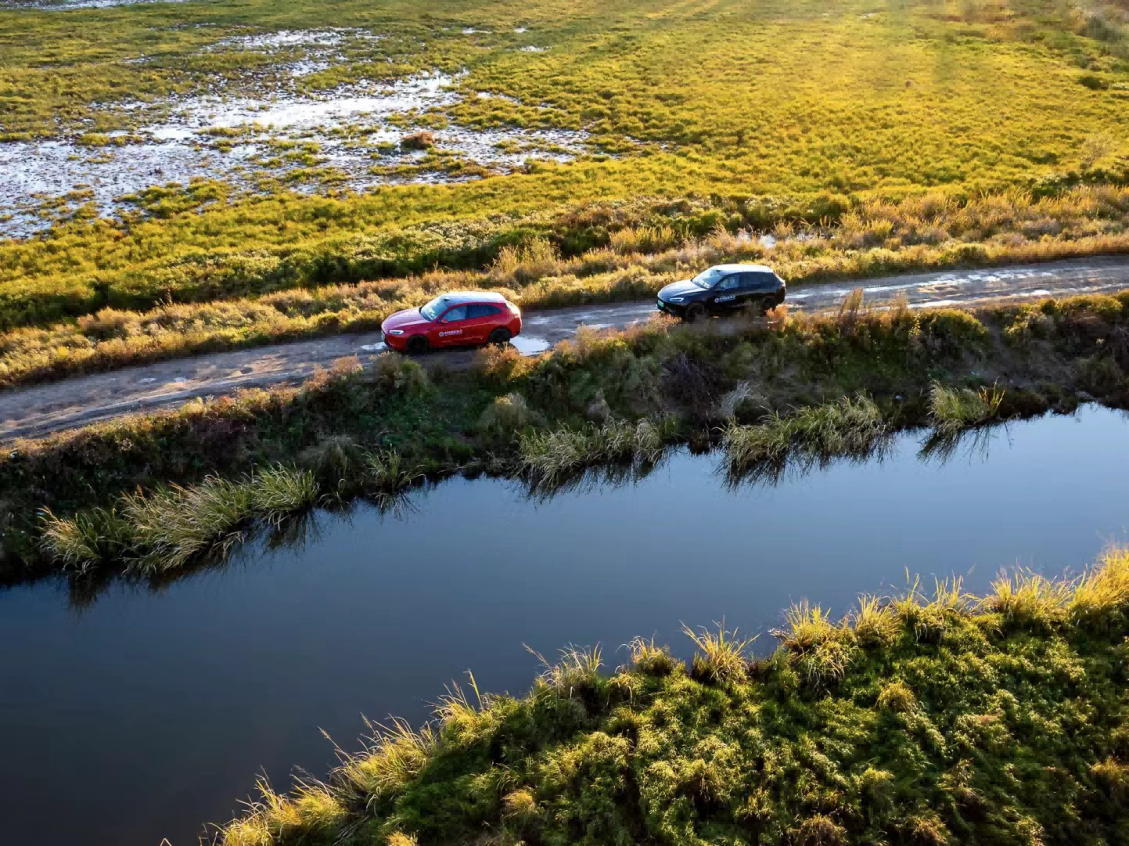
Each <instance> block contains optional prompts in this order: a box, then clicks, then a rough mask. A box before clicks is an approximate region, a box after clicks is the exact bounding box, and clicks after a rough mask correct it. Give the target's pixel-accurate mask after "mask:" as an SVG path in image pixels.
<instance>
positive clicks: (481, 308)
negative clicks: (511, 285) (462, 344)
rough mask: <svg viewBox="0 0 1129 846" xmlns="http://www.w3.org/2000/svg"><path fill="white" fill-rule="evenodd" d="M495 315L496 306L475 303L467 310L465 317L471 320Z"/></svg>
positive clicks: (496, 311)
mask: <svg viewBox="0 0 1129 846" xmlns="http://www.w3.org/2000/svg"><path fill="white" fill-rule="evenodd" d="M497 313H498V307H497V306H492V305H486V304H485V303H476V304H474V305H472V306H470V307H469V308H468V309H467V317H468V318H469V319H471V320H473V319H474V318H476V317H489V316H490V315H492V314H497Z"/></svg>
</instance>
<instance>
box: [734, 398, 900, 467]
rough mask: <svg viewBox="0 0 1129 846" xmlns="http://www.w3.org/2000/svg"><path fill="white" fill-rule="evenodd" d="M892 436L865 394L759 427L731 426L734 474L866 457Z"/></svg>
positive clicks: (773, 417)
mask: <svg viewBox="0 0 1129 846" xmlns="http://www.w3.org/2000/svg"><path fill="white" fill-rule="evenodd" d="M890 432H891V427H890V425H889V423H888V422H887V421H886V419H885V417H884V416H883V414H882V411H881V409H880V408H879V407H878V405H877V404H876V403H875V402H874V401H873V400H872V399H871V398H870V397H868V396H866V395H864V394H859V395H857V396H855V397H844V398H843V399H841V400H840V401H838V402H835V403H828V404H825V405H816V406H807V407H804V408H800V409H796V410H795V411H793V412H792V413H790V414H787V415H781V414H780V413H778V412H773V413H772V414H770V415H769V417H768V418H767V420H766V421H765V422H763V423H760V424H758V425H755V426H740V425H737V424H730V425H729V426H728V427H727V428H726V430H725V434H724V442H725V449H726V455H727V457H728V460H729V468H730V472H731V474H733V475H735V476H740V475H741V474H743V473H748V472H749V471H752V470H755V469H756V468H757V467H760V466H765V465H767V466H769V467H782V466H783V465H784V463H785V462H786V461H788V460H790V459H791V460H794V461H797V462H799V463H801V464H805V465H806V464H811V463H818V462H820V461H826V460H828V459H830V458H834V457H840V456H843V457H865V456H868V455H870V454H871V453H872V452H873V451H874V449H876V448H877V447H878V446H879V445H880V444H881V443H882V441H883V440H884V439H885V438H886V437H887V436H888V435H889V434H890Z"/></svg>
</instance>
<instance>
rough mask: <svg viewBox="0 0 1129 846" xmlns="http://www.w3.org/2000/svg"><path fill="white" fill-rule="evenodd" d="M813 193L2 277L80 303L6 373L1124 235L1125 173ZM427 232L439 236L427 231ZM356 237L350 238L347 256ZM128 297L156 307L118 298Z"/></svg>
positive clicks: (48, 307) (898, 266)
mask: <svg viewBox="0 0 1129 846" xmlns="http://www.w3.org/2000/svg"><path fill="white" fill-rule="evenodd" d="M818 210H819V211H828V212H829V214H833V217H832V216H829V215H828V214H824V215H822V216H819V217H815V216H814V213H811V212H810V210H809V211H808V212H804V213H806V214H807V216H808V217H810V218H812V219H810V220H805V219H804V218H803V217H799V218H791V217H788V215H789V214H793V213H795V214H800V213H801V212H802V211H803V210H800V209H785V210H783V211H781V212H779V215H780V216H779V217H777V218H776V219H773V216H771V215H769V216H767V218H766V219H763V220H762V219H760V218H761V216H762V214H764V211H763V210H756V209H754V208H752V207H750V206H748V205H742V204H740V203H736V204H734V203H725V204H722V205H721V206H719V207H715V206H713V205H711V204H708V203H705V204H693V203H686V204H674V205H673V206H672V205H667V204H661V203H646V202H642V201H639V202H635V203H631V204H625V205H607V204H596V205H592V206H588V207H584V208H576V209H572V210H570V211H569V212H561V213H559V214H557V215H550V216H544V215H542V216H531V217H529V218H526V219H524V220H522V221H519V222H510V223H508V224H506V226H505V227H498V226H483V227H481V228H480V229H479V230H478V231H477V232H474V231H469V232H468V231H462V232H460V233H459V234H458V236H457V237H459V238H462V239H464V240H463V242H462V243H461V244H460V243H459V242H458V241H452V242H451V243H450V244H449V245H447V246H443V242H442V238H443V237H454V236H452V234H451V233H450V232H449V231H448V232H447V233H442V232H438V231H430V230H428V231H424V230H421V231H418V232H415V233H414V234H412V235H411V236H410V237H409V233H401V235H400V236H388V238H389V239H391V238H393V237H403V238H405V239H407V241H408V242H409V243H413V239H414V243H416V244H417V247H418V248H419V249H426V251H425V252H424V253H423V254H422V255H421V256H419V257H418V262H416V263H418V264H422V263H423V261H424V260H425V259H433V260H434V261H435V262H436V263H440V262H445V263H447V264H455V265H458V264H460V263H466V264H467V265H468V266H470V267H474V266H475V265H481V266H482V267H481V269H465V270H451V269H447V270H430V271H428V272H426V273H422V274H417V275H408V276H404V277H390V278H385V279H374V280H373V281H360V282H356V283H353V284H340V283H338V284H332V285H324V284H321V283H320V281H319V280H325V279H330V278H337V279H364V278H366V277H369V276H375V275H376V274H378V273H380V272H391V271H394V270H395V268H394V267H385V266H384V264H383V262H384V261H385V260H384V259H379V258H373V257H372V252H373V251H374V249H375V247H374V246H373V245H372V244H370V243H367V242H366V241H363V240H358V241H354V242H352V243H351V244H342V245H337V246H338V247H339V248H340V249H342V250H344V251H345V252H344V254H338V255H334V254H333V249H336V248H326V251H320V252H311V253H306V252H304V251H302V250H291V251H287V252H286V253H285V254H277V255H271V254H263V255H257V256H254V257H250V256H239V255H230V256H227V258H226V259H224V258H221V257H217V256H216V255H214V254H210V255H209V256H208V258H207V260H206V261H200V262H185V263H178V264H177V266H176V267H175V268H173V267H167V266H166V267H164V268H163V269H162V268H152V267H148V268H146V270H145V272H141V271H138V270H131V271H129V273H128V274H127V276H128V277H129V278H128V279H125V278H123V280H122V282H121V284H120V286H119V285H118V284H117V283H109V282H105V281H103V282H100V283H98V284H97V285H95V284H93V283H91V284H90V286H88V287H87V288H86V290H85V292H72V293H73V294H74V296H73V297H72V296H71V295H69V294H68V295H66V296H64V297H63V298H62V299H59V298H56V297H54V296H53V295H50V296H48V295H46V294H45V292H43V291H42V290H41V289H40V288H38V287H37V288H36V292H35V293H32V294H29V297H30V299H22V300H21V295H20V293H19V290H18V286H16V285H14V284H13V285H10V286H9V285H3V284H0V325H3V324H4V323H5V322H6V323H7V324H8V325H11V326H18V324H19V323H20V322H21V320H23V319H24V318H21V317H20V315H21V314H23V315H24V316H25V317H26V318H27V319H29V320H30V319H33V316H34V315H43V314H47V315H50V316H51V317H50V320H57V319H58V318H59V317H60V316H61V315H62V314H64V313H74V314H76V315H77V317H74V318H72V319H69V320H66V321H63V322H57V323H53V324H50V321H49V325H46V326H44V327H42V328H37V327H34V326H24V327H22V328H12V329H10V330H9V331H7V332H5V333H3V334H0V387H5V386H12V385H18V384H25V383H29V382H37V381H44V380H48V379H52V378H58V377H61V376H65V375H69V374H73V373H79V372H89V371H98V370H108V369H113V368H117V367H124V366H127V365H132V364H140V363H143V362H148V361H154V360H159V359H165V358H174V357H177V356H184V355H191V354H197V353H203V352H212V351H216V350H222V349H232V348H237V347H244V346H256V345H262V344H269V343H276V342H279V341H284V340H293V339H297V338H304V337H311V336H317V335H325V334H332V333H337V332H345V331H375V330H376V329H378V328H379V326H380V323H381V321H382V320H383V319H384V318H385V317H387V316H388V315H389V314H391V313H392V312H394V311H397V310H399V309H403V308H410V307H413V306H418V305H421V304H422V303H423V302H425V301H426V300H427V299H429V298H430V297H432V296H435V295H436V294H438V293H440V292H442V291H448V290H455V289H465V288H479V289H480V288H489V289H495V290H498V291H500V292H501V293H503V294H505V295H506V296H507V297H509V298H510V299H511V300H512V301H514V302H516V303H518V304H519V305H521V306H522V307H523V308H525V309H545V308H556V307H562V306H569V305H580V304H585V303H593V302H616V301H623V300H633V299H643V298H647V297H650V296H653V295H654V294H655V293H656V292H657V291H658V290H659V289H660V288H661V287H663V286H664V285H666V284H668V283H669V282H672V281H674V280H676V279H681V278H685V277H687V276H690V275H693V274H694V273H696V272H698V271H699V270H701V269H702V268H704V267H706V266H708V265H710V264H715V263H720V262H724V261H752V262H766V263H768V264H770V265H771V266H772V267H773V268H774V269H775V270H776V271H777V272H778V273H780V274H781V275H782V276H784V277H785V278H786V279H787V280H788V281H789V282H790V283H791V284H792V285H793V286H795V285H802V284H804V283H807V282H817V281H827V280H830V279H850V278H857V277H873V276H880V275H884V274H892V273H910V272H922V271H929V270H942V269H946V268H954V267H969V266H985V265H994V264H1004V263H1009V262H1011V263H1014V262H1038V261H1049V260H1053V259H1062V258H1074V257H1080V256H1090V255H1108V254H1117V253H1126V252H1129V189H1124V188H1114V187H1098V188H1094V187H1084V188H1076V189H1073V190H1071V191H1068V192H1066V193H1065V194H1061V195H1056V196H1053V197H1044V198H1040V199H1035V198H1033V197H1032V196H1031V195H1030V194H1029V193H1024V192H1010V193H1007V194H1002V195H988V196H982V197H977V198H974V199H970V200H968V201H967V202H960V201H957V200H954V199H952V198H950V197H947V196H945V195H943V194H928V195H924V196H919V197H914V198H911V199H906V200H903V201H901V202H885V201H881V200H868V201H863V202H861V203H859V204H857V205H856V206H844V207H843V208H839V207H833V208H830V207H829V208H820V209H818ZM758 226H759V227H761V228H760V229H759V230H758V229H757V228H756V227H758ZM711 227H712V228H711ZM698 233H704V234H698ZM758 233H759V234H758ZM433 237H436V238H439V239H440V241H439V242H438V243H432V244H430V246H427V247H426V248H425V247H424V246H422V245H423V244H426V243H428V240H429V239H430V238H433ZM592 245H594V246H592ZM581 246H584V249H580V248H581ZM445 250H446V251H447V253H446V255H445V258H444V257H443V256H444V251H445ZM352 251H359V253H360V254H359V255H353V256H352V257H350V256H349V255H348V254H349V253H351V252H352ZM460 251H461V253H460ZM378 252H379V250H378ZM459 255H462V256H464V258H458V256H459ZM225 261H226V262H227V264H226V265H225V264H224V262H225ZM248 293H251V294H254V296H246V295H247V294H248ZM233 296H234V297H236V298H234V299H229V297H233ZM4 303H6V304H7V308H8V311H7V315H8V317H7V318H4V317H3V314H4V312H3V311H2V307H3V304H4ZM113 304H117V305H113ZM132 304H142V305H146V306H153V307H152V308H149V309H148V310H145V311H132V310H129V309H128V308H123V307H122V306H128V305H132Z"/></svg>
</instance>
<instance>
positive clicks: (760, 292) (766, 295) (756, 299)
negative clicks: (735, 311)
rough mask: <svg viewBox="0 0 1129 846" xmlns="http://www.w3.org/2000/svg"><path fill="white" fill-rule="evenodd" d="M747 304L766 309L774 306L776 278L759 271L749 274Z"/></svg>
mask: <svg viewBox="0 0 1129 846" xmlns="http://www.w3.org/2000/svg"><path fill="white" fill-rule="evenodd" d="M749 277H750V283H751V284H750V288H749V302H750V303H751V304H752V305H754V306H756V307H757V308H767V307H768V306H770V305H774V304H775V301H776V300H775V294H776V289H777V286H778V284H779V283H777V281H776V276H775V275H774V274H772V273H769V272H767V271H764V270H761V271H758V272H756V273H750V274H749Z"/></svg>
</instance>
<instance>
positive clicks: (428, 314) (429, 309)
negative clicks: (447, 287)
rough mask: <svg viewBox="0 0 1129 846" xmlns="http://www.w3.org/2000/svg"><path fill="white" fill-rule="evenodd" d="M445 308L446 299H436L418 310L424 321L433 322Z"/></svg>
mask: <svg viewBox="0 0 1129 846" xmlns="http://www.w3.org/2000/svg"><path fill="white" fill-rule="evenodd" d="M446 306H447V298H446V297H436V298H435V299H433V300H432V301H431V302H429V303H428V304H427V305H425V306H424V307H423V308H421V309H420V310H419V313H420V314H422V315H423V318H424V320H434V319H435V318H437V317H438V316H439V315H441V314H442V313H443V309H444V308H446Z"/></svg>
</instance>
